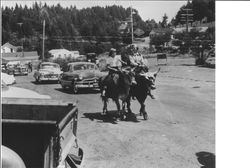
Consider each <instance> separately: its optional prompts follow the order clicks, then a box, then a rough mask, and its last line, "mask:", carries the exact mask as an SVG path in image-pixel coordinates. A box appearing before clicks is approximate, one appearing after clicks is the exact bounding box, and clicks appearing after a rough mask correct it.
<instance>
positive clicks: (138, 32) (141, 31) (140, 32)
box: [134, 28, 145, 37]
mask: <svg viewBox="0 0 250 168" xmlns="http://www.w3.org/2000/svg"><path fill="white" fill-rule="evenodd" d="M144 33H145V32H144V31H143V30H142V29H139V28H137V29H135V31H134V34H135V35H136V36H137V37H140V36H142V35H143V34H144Z"/></svg>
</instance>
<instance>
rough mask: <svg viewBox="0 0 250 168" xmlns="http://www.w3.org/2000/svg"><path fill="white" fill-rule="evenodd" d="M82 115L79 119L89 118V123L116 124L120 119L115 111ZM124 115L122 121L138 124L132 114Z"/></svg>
mask: <svg viewBox="0 0 250 168" xmlns="http://www.w3.org/2000/svg"><path fill="white" fill-rule="evenodd" d="M83 115H84V116H83V117H81V118H89V119H90V120H91V121H94V120H98V121H102V122H108V123H112V124H117V119H120V117H119V115H118V113H117V111H116V110H112V111H108V113H107V114H102V112H96V113H84V114H83ZM125 115H126V118H125V119H124V121H130V122H139V121H138V120H137V118H136V115H135V114H134V113H131V114H128V113H126V114H125Z"/></svg>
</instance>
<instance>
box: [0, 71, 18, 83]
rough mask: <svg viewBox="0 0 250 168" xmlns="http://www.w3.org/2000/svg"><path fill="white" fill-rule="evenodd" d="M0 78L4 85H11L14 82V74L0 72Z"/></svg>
mask: <svg viewBox="0 0 250 168" xmlns="http://www.w3.org/2000/svg"><path fill="white" fill-rule="evenodd" d="M1 78H2V81H3V82H4V83H5V84H6V85H12V84H15V83H16V79H15V77H14V75H8V74H6V73H3V72H1Z"/></svg>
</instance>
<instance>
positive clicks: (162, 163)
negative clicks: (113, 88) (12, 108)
mask: <svg viewBox="0 0 250 168" xmlns="http://www.w3.org/2000/svg"><path fill="white" fill-rule="evenodd" d="M193 62H194V60H193V59H192V58H171V59H169V63H168V66H167V67H166V66H164V67H162V69H161V72H160V73H159V75H158V77H157V89H156V90H155V91H154V95H155V96H156V98H157V99H156V100H152V99H150V98H148V99H147V101H146V110H147V112H148V115H149V120H147V121H144V120H143V118H142V117H141V116H137V119H138V122H135V121H134V120H133V119H132V118H131V119H130V120H129V121H117V122H115V121H114V120H112V118H110V117H106V116H101V115H100V112H101V111H102V101H101V99H100V94H99V93H98V92H97V91H91V90H83V91H82V92H80V93H79V94H77V95H74V94H72V93H71V92H70V91H64V90H62V89H61V87H60V85H59V84H53V83H52V84H51V83H46V84H39V85H38V84H35V83H34V79H33V78H32V75H31V74H29V76H27V77H26V76H20V77H16V79H17V84H16V85H17V86H20V87H23V88H28V89H31V90H35V91H37V92H39V93H41V94H48V95H50V96H51V97H52V98H55V99H63V100H66V101H78V108H79V124H78V126H79V127H78V138H79V142H80V144H81V145H82V146H83V147H84V151H85V157H86V159H85V161H86V167H90V168H100V167H101V168H102V167H103V168H106V167H107V168H117V167H119V168H146V167H150V168H151V167H152V168H153V167H154V168H157V167H159V168H199V167H202V165H203V166H207V167H209V166H210V167H211V165H213V159H214V158H213V154H215V70H214V69H208V68H203V67H196V66H194V65H193ZM149 63H150V65H151V66H150V67H151V70H156V67H155V64H156V61H155V60H153V59H151V60H149ZM109 109H110V110H111V111H113V112H114V110H115V105H114V103H113V102H112V101H110V103H109ZM132 110H133V112H134V113H135V114H136V115H137V114H138V112H139V106H138V103H137V102H136V101H133V102H132ZM212 167H213V166H212Z"/></svg>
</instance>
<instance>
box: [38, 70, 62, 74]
mask: <svg viewBox="0 0 250 168" xmlns="http://www.w3.org/2000/svg"><path fill="white" fill-rule="evenodd" d="M39 73H43V74H51V73H54V74H61V73H62V71H61V70H60V69H40V70H39Z"/></svg>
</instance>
